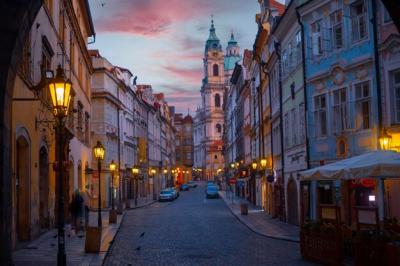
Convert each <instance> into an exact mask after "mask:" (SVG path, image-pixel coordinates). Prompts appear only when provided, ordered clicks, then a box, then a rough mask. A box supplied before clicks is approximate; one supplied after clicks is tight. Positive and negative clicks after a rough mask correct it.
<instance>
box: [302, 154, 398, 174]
mask: <svg viewBox="0 0 400 266" xmlns="http://www.w3.org/2000/svg"><path fill="white" fill-rule="evenodd" d="M300 175H301V180H303V181H307V180H339V179H343V180H349V179H356V178H366V177H368V178H379V177H380V178H389V177H390V178H400V153H397V152H394V151H373V152H368V153H365V154H362V155H359V156H354V157H351V158H348V159H344V160H340V161H337V162H335V163H331V164H327V165H324V166H319V167H316V168H313V169H309V170H306V171H302V172H300Z"/></svg>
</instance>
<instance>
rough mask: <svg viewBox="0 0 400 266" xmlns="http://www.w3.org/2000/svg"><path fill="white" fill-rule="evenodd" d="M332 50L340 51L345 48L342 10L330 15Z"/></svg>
mask: <svg viewBox="0 0 400 266" xmlns="http://www.w3.org/2000/svg"><path fill="white" fill-rule="evenodd" d="M330 21H331V34H332V48H333V50H338V49H341V48H342V47H343V29H342V10H336V11H335V12H333V13H332V14H331V15H330Z"/></svg>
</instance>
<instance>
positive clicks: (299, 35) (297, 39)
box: [296, 31, 301, 47]
mask: <svg viewBox="0 0 400 266" xmlns="http://www.w3.org/2000/svg"><path fill="white" fill-rule="evenodd" d="M300 44H301V31H298V32H297V33H296V46H297V47H300Z"/></svg>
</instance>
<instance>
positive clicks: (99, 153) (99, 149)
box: [93, 141, 105, 228]
mask: <svg viewBox="0 0 400 266" xmlns="http://www.w3.org/2000/svg"><path fill="white" fill-rule="evenodd" d="M93 153H94V157H95V158H96V159H97V170H98V172H99V202H98V207H97V226H98V227H100V228H101V227H102V224H101V179H100V172H101V161H102V160H104V155H105V150H104V147H103V145H102V144H101V142H100V141H97V144H96V146H94V147H93Z"/></svg>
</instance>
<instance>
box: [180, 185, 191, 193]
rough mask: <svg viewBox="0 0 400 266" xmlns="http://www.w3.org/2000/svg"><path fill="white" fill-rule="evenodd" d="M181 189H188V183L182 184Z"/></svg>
mask: <svg viewBox="0 0 400 266" xmlns="http://www.w3.org/2000/svg"><path fill="white" fill-rule="evenodd" d="M181 191H189V185H188V184H182V186H181Z"/></svg>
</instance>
